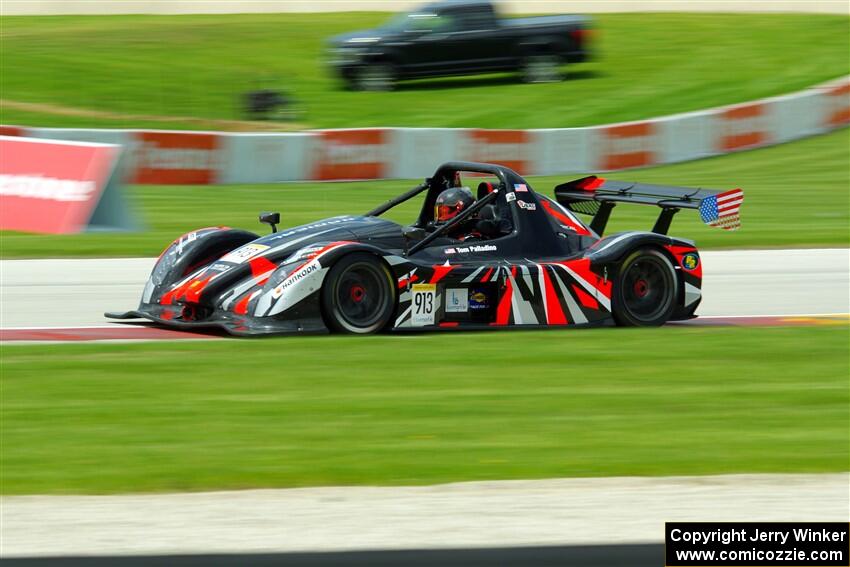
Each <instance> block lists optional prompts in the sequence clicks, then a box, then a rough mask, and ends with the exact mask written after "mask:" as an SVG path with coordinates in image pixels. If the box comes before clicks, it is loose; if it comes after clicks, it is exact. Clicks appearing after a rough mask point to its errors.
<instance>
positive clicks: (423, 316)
mask: <svg viewBox="0 0 850 567" xmlns="http://www.w3.org/2000/svg"><path fill="white" fill-rule="evenodd" d="M411 293H412V295H411V300H412V304H411V307H412V310H411V316H410V317H411V324H412V325H413V326H414V327H424V326H425V325H433V324H434V314H435V313H436V311H437V284H413V286H412V287H411Z"/></svg>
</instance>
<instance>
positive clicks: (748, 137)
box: [716, 102, 770, 153]
mask: <svg viewBox="0 0 850 567" xmlns="http://www.w3.org/2000/svg"><path fill="white" fill-rule="evenodd" d="M717 120H719V121H720V130H719V132H720V135H719V137H718V139H717V140H716V148H717V150H718V151H720V152H723V153H725V152H731V151H736V150H746V149H749V148H755V147H758V146H762V145H764V144H767V143H768V141H769V140H770V134H769V133H768V131H769V129H770V124H769V120H768V117H767V105H766V104H764V103H761V102H754V103H751V104H743V105H740V106H734V107H732V108H727V109H726V110H724V111H723V112H721V113H720V114H718V115H717Z"/></svg>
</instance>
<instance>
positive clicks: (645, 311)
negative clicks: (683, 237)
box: [612, 249, 678, 327]
mask: <svg viewBox="0 0 850 567" xmlns="http://www.w3.org/2000/svg"><path fill="white" fill-rule="evenodd" d="M677 289H678V286H677V282H676V270H675V269H674V268H673V264H672V263H671V262H670V260H669V259H668V258H667V256H665V255H664V254H662V253H661V252H659V251H658V250H653V249H641V250H637V251H635V252H633V253H631V254H630V255H629V256H628V257H627V258H626V260H625V261H624V262H623V263H622V264H621V265H620V273H619V274H618V276H617V280H616V281H615V284H614V302H613V306H612V312H613V315H614V319H615V320H616V321H617V323H618V324H619V325H623V326H629V327H654V326H658V325H663V324H664V323H666V322H667V321H668V320H669V319H670V316H671V315H672V314H673V310H674V309H675V307H676V297H677Z"/></svg>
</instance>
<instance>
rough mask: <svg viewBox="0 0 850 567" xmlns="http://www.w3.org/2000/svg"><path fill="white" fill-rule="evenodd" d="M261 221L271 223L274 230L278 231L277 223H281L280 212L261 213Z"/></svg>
mask: <svg viewBox="0 0 850 567" xmlns="http://www.w3.org/2000/svg"><path fill="white" fill-rule="evenodd" d="M260 222H261V223H263V224H269V225H271V227H272V232H277V225H279V224H280V213H270V212H267V211H264V212H262V213H260Z"/></svg>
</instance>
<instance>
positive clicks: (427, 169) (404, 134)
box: [389, 128, 463, 178]
mask: <svg viewBox="0 0 850 567" xmlns="http://www.w3.org/2000/svg"><path fill="white" fill-rule="evenodd" d="M462 132H463V131H462V130H458V129H456V128H397V129H394V130H392V131H391V132H390V140H391V142H390V145H391V147H392V148H393V155H392V156H391V157H394V158H395V159H393V161H392V162H391V163H390V164H389V171H390V176H391V177H395V178H417V177H428V176H429V175H431V174H433V173H434V172H435V171H436V170H437V167H438V166H439V165H440V164H441V163H445V162H447V161H452V160H458V159H461V158H460V157H459V156H460V151H459V149H458V146H459V140H460V137H461V135H462Z"/></svg>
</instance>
